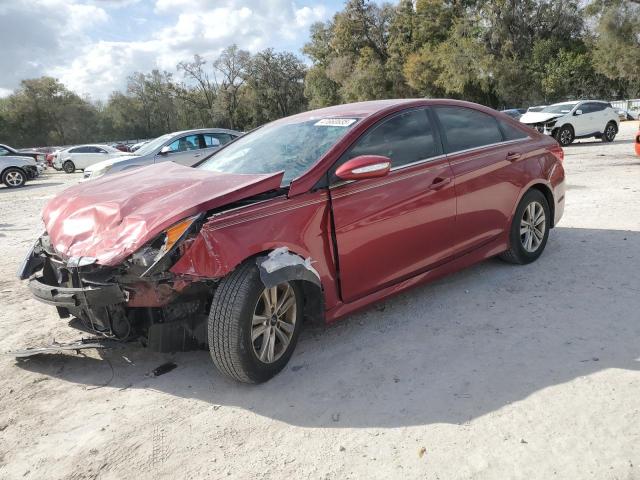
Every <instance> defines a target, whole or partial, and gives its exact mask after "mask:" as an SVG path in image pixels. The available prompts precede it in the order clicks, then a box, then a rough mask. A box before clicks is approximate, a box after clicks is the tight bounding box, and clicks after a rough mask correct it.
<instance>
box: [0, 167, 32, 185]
mask: <svg viewBox="0 0 640 480" xmlns="http://www.w3.org/2000/svg"><path fill="white" fill-rule="evenodd" d="M2 183H4V184H5V185H6V186H7V187H8V188H18V187H22V186H23V185H24V184H25V183H27V175H26V174H25V173H24V172H23V171H22V170H20V169H19V168H14V167H10V168H7V169H6V170H5V171H4V172H3V173H2Z"/></svg>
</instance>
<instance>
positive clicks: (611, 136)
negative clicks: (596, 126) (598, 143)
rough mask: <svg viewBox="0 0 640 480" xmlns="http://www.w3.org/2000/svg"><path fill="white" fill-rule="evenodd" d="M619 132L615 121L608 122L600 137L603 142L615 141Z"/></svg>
mask: <svg viewBox="0 0 640 480" xmlns="http://www.w3.org/2000/svg"><path fill="white" fill-rule="evenodd" d="M617 133H618V129H617V128H616V124H615V123H614V122H609V123H607V126H606V127H604V132H602V135H601V137H600V139H601V140H602V141H603V142H613V141H614V140H615V138H616V135H617Z"/></svg>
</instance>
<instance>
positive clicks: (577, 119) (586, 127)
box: [571, 103, 593, 137]
mask: <svg viewBox="0 0 640 480" xmlns="http://www.w3.org/2000/svg"><path fill="white" fill-rule="evenodd" d="M578 110H581V111H582V114H580V115H576V112H577V111H578ZM592 122H593V113H592V110H591V104H590V103H582V104H580V105H578V107H577V108H576V109H575V110H574V111H573V118H572V120H571V123H572V124H573V129H574V131H575V134H576V137H579V136H581V135H588V134H590V133H592V132H593V130H592V128H591V124H592Z"/></svg>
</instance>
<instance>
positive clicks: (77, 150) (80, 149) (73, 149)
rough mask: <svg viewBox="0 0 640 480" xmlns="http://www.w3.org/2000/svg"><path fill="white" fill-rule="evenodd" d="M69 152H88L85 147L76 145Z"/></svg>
mask: <svg viewBox="0 0 640 480" xmlns="http://www.w3.org/2000/svg"><path fill="white" fill-rule="evenodd" d="M69 153H87V152H86V149H85V147H76V148H72V149H71V150H69Z"/></svg>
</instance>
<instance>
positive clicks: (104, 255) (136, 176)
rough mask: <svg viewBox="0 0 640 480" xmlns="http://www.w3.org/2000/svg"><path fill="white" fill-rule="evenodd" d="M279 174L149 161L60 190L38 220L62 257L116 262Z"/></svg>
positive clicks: (268, 184) (274, 181) (265, 187)
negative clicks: (173, 227)
mask: <svg viewBox="0 0 640 480" xmlns="http://www.w3.org/2000/svg"><path fill="white" fill-rule="evenodd" d="M282 175H283V174H282V172H279V173H275V174H227V173H216V172H209V171H206V170H198V169H194V168H190V167H185V166H182V165H178V164H175V163H172V162H166V163H161V164H155V165H149V166H148V167H141V168H136V169H132V170H129V171H124V172H121V173H117V174H114V175H109V176H107V177H103V178H100V179H97V180H93V181H90V182H84V183H80V184H79V185H75V186H73V187H71V188H69V189H67V190H65V191H63V192H62V193H60V194H59V195H58V196H56V197H55V198H53V199H52V200H51V201H50V202H49V203H48V204H47V205H46V206H45V207H44V210H43V212H42V219H43V221H44V224H45V228H46V230H47V232H48V234H49V237H50V239H51V245H52V246H53V247H54V248H55V250H56V252H58V253H59V254H60V255H61V256H62V257H63V258H65V259H66V258H69V257H94V258H96V259H97V261H98V263H99V264H102V265H117V264H119V263H121V262H122V261H123V260H124V259H125V258H126V257H127V256H129V255H130V254H132V253H133V252H135V251H136V250H138V249H139V248H140V247H141V246H142V245H144V244H145V243H146V242H148V241H149V240H151V239H153V238H154V237H156V236H157V235H159V234H160V233H161V232H162V231H164V230H165V229H167V228H168V227H170V226H171V225H173V224H174V223H176V222H178V221H180V220H182V219H183V218H185V217H188V216H191V215H195V214H197V213H200V212H203V211H207V210H210V209H212V208H217V207H221V206H224V205H225V204H228V203H231V202H235V201H238V200H242V199H244V198H248V197H251V196H254V195H258V194H260V193H264V192H268V191H270V190H274V189H277V188H279V187H280V182H281V181H282Z"/></svg>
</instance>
